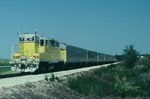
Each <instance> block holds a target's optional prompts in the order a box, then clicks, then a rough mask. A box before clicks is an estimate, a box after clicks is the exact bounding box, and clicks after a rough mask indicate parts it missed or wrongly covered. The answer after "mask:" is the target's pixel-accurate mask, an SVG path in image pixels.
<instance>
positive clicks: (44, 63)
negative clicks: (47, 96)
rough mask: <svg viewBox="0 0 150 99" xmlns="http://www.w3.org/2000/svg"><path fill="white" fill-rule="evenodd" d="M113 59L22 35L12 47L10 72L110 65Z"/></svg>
mask: <svg viewBox="0 0 150 99" xmlns="http://www.w3.org/2000/svg"><path fill="white" fill-rule="evenodd" d="M114 61H115V57H114V56H112V55H108V54H103V53H98V52H95V51H90V50H86V49H83V48H79V47H76V46H72V45H68V44H65V43H61V42H59V41H57V40H55V39H53V38H47V37H44V36H41V35H38V34H37V33H36V32H35V33H33V34H29V33H23V34H21V35H19V43H18V44H15V45H14V46H13V47H12V55H11V59H10V62H9V64H10V65H11V69H12V71H19V72H35V71H37V70H43V69H44V70H51V69H53V68H70V67H71V66H75V67H77V66H78V67H83V66H91V65H99V64H104V63H111V62H114Z"/></svg>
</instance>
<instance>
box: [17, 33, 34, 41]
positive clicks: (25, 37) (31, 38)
mask: <svg viewBox="0 0 150 99" xmlns="http://www.w3.org/2000/svg"><path fill="white" fill-rule="evenodd" d="M19 41H21V42H33V41H35V36H34V35H21V36H20V38H19Z"/></svg>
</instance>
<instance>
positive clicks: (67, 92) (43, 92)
mask: <svg viewBox="0 0 150 99" xmlns="http://www.w3.org/2000/svg"><path fill="white" fill-rule="evenodd" d="M82 97H83V96H81V95H80V94H78V93H76V92H74V91H72V90H71V89H69V88H68V87H67V86H66V85H65V84H63V83H62V82H58V81H53V82H49V81H46V80H42V81H38V82H34V83H26V84H25V85H17V86H13V87H10V88H2V89H0V99H81V98H82Z"/></svg>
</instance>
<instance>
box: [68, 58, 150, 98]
mask: <svg viewBox="0 0 150 99" xmlns="http://www.w3.org/2000/svg"><path fill="white" fill-rule="evenodd" d="M149 83H150V61H149V60H147V59H146V60H145V59H144V60H143V59H142V60H139V61H138V62H137V64H136V66H135V67H134V68H126V67H125V66H124V64H123V63H120V64H118V65H111V66H110V67H103V68H101V69H97V70H95V71H94V72H92V73H89V74H86V75H81V76H78V77H76V78H70V79H69V85H68V86H69V87H70V88H71V89H72V90H75V91H76V92H78V93H80V94H82V95H85V96H98V97H108V96H110V97H122V98H124V97H150V90H149V89H150V84H149Z"/></svg>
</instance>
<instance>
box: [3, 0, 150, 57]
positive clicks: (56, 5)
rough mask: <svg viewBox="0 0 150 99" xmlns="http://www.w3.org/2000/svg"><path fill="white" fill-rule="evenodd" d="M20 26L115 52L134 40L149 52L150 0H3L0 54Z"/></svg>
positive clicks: (8, 47)
mask: <svg viewBox="0 0 150 99" xmlns="http://www.w3.org/2000/svg"><path fill="white" fill-rule="evenodd" d="M17 29H19V31H20V32H21V33H24V32H28V33H34V31H35V30H36V29H38V34H41V35H44V36H46V37H52V38H55V39H57V40H59V41H60V42H64V43H67V44H71V45H74V46H78V47H82V48H85V49H90V50H93V51H97V52H103V53H108V54H112V55H115V54H122V53H123V49H124V48H125V45H131V44H133V45H134V46H135V48H136V49H137V50H138V51H139V52H140V53H150V45H149V43H150V0H0V45H1V49H0V58H10V55H11V47H12V44H14V43H18V36H17Z"/></svg>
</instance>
